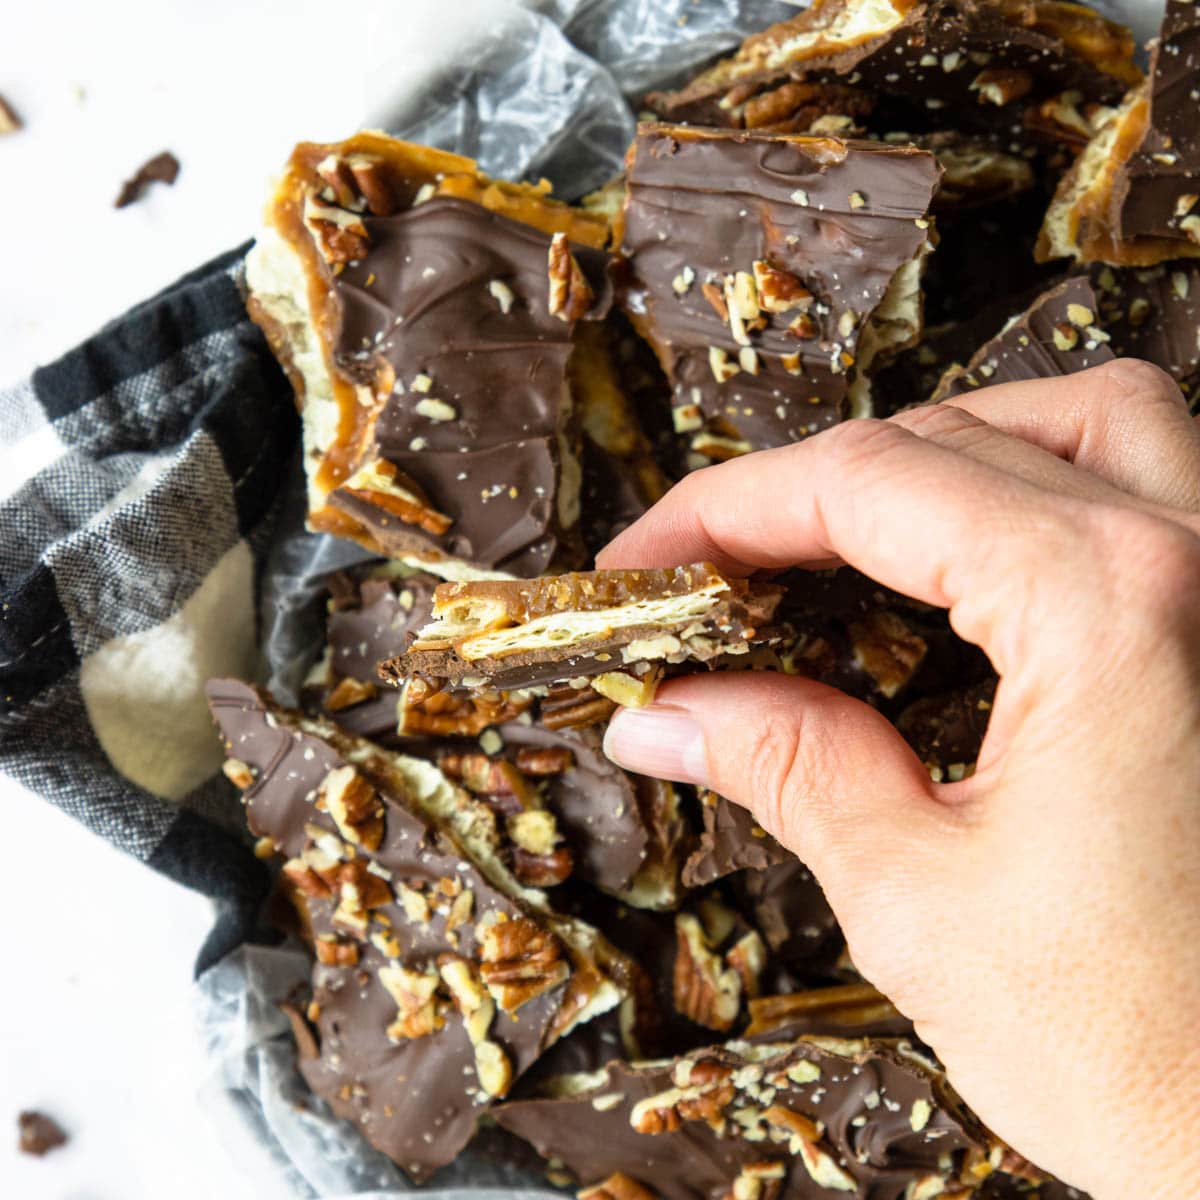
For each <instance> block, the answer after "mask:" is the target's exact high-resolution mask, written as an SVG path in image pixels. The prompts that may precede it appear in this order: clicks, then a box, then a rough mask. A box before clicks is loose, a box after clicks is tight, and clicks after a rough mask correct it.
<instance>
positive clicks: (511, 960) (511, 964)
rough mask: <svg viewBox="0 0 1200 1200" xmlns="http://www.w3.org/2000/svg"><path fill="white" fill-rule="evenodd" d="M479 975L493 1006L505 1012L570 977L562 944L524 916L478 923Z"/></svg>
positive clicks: (513, 1010)
mask: <svg viewBox="0 0 1200 1200" xmlns="http://www.w3.org/2000/svg"><path fill="white" fill-rule="evenodd" d="M475 932H476V936H477V938H478V940H479V947H480V955H479V956H480V966H479V973H480V975H481V976H482V978H483V982H484V984H485V985H486V986H487V989H488V991H489V992H490V993H491V994H492V997H493V998H494V999H495V1001H496V1003H497V1004H499V1005H500V1007H501V1008H502V1009H503V1010H504V1011H505V1012H507V1013H513V1012H516V1011H517V1009H519V1008H520V1007H521V1005H522V1004H525V1003H527V1002H528V1001H530V1000H532V999H534V998H535V997H537V996H540V995H541V994H542V993H543V992H547V991H549V990H550V989H551V988H555V987H558V985H559V984H561V983H563V982H565V981H566V979H567V978H568V976H569V975H570V974H571V968H570V967H569V966H568V964H567V963H566V961H565V960H564V959H563V957H562V943H561V942H560V941H559V940H558V938H557V937H555V935H554V934H553V933H551V932H550V931H549V930H546V929H541V928H539V927H538V926H537V925H536V924H535V923H534V922H533V921H531V920H529V918H528V917H515V918H510V919H508V920H491V921H487V922H483V921H481V922H480V924H479V925H478V926H476V930H475Z"/></svg>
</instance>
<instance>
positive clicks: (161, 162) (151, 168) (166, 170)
mask: <svg viewBox="0 0 1200 1200" xmlns="http://www.w3.org/2000/svg"><path fill="white" fill-rule="evenodd" d="M178 177H179V159H177V158H176V157H175V155H173V154H172V153H171V152H170V150H164V151H163V152H162V153H161V154H156V155H155V156H154V157H153V158H148V159H147V160H146V161H145V162H144V163H142V165H141V166H140V167H138V169H137V170H136V171H135V172H134V174H133V176H132V177H131V178H129V179H127V180H125V182H124V183H123V184H122V185H121V191H120V194H119V195H118V196H117V198H116V200H115V201H114V203H113V207H114V208H124V207H125V206H126V205H127V204H134V203H136V202H137V201H138V200H140V199H141V198H142V196H143V195H144V194H145V191H146V189H147V188H148V187H149V186H150V185H151V184H152V183H166V184H171V183H174V182H175V180H176V179H177V178H178Z"/></svg>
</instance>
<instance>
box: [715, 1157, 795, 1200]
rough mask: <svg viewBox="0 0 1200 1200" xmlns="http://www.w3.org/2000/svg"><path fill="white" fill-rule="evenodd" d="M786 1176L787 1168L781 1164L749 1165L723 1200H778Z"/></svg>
mask: <svg viewBox="0 0 1200 1200" xmlns="http://www.w3.org/2000/svg"><path fill="white" fill-rule="evenodd" d="M786 1175H787V1168H786V1167H785V1166H784V1164H783V1163H781V1162H769V1161H767V1162H756V1163H747V1164H746V1165H745V1166H744V1167H743V1168H742V1169H741V1170H740V1171H739V1172H738V1176H737V1178H736V1179H735V1180H734V1181H733V1187H731V1188H730V1189H729V1191H728V1192H726V1193H725V1197H724V1198H723V1200H776V1197H778V1196H779V1195H780V1194H781V1193H782V1191H783V1181H784V1178H785V1177H786Z"/></svg>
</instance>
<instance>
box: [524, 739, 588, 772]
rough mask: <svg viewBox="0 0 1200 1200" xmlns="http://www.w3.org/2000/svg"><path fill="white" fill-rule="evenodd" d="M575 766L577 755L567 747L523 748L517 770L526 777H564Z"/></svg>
mask: <svg viewBox="0 0 1200 1200" xmlns="http://www.w3.org/2000/svg"><path fill="white" fill-rule="evenodd" d="M574 765H575V755H574V754H573V753H572V752H571V751H570V750H568V749H567V748H566V747H565V746H522V747H521V749H520V750H518V751H517V769H518V770H519V771H524V772H525V774H526V775H563V774H565V773H566V772H567V771H569V770H570V769H571V768H572V767H573V766H574Z"/></svg>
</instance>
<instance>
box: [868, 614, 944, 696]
mask: <svg viewBox="0 0 1200 1200" xmlns="http://www.w3.org/2000/svg"><path fill="white" fill-rule="evenodd" d="M849 632H850V645H851V647H852V649H853V651H854V658H855V660H856V661H857V663H858V665H859V666H860V667H862V669H863V670H864V671H866V673H867V674H868V675H870V676H871V678H872V679H873V680H875V686H876V687H877V688H878V689H879V690H880V692H882V693H883V695H885V696H887V697H888V699H891V697H893V696H894V695H895V694H896V693H897V692H898V691H899V690H900V689H901V688H902V687H904V685H905V684H906V683H908V681H909V680H910V679H912V677H913V675H914V674H915V672H916V670H917V668H918V667H919V666H920V665H921V662H922V661H923V660H924V658H925V652H926V650H927V649H928V646H927V645H926V642H925V639H924V638H923V637H919V636H918V635H917V634H915V633H913V632H912V630H911V629H909V627H908V626H907V625H906V624H905V623H904V621H902V620H901V619H900V617H898V616H897V615H896V614H895V613H891V612H886V611H881V612H874V613H869V614H867V615H866V616H865V617H863V618H862V620H861V621H853V622H851V624H850V627H849Z"/></svg>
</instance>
